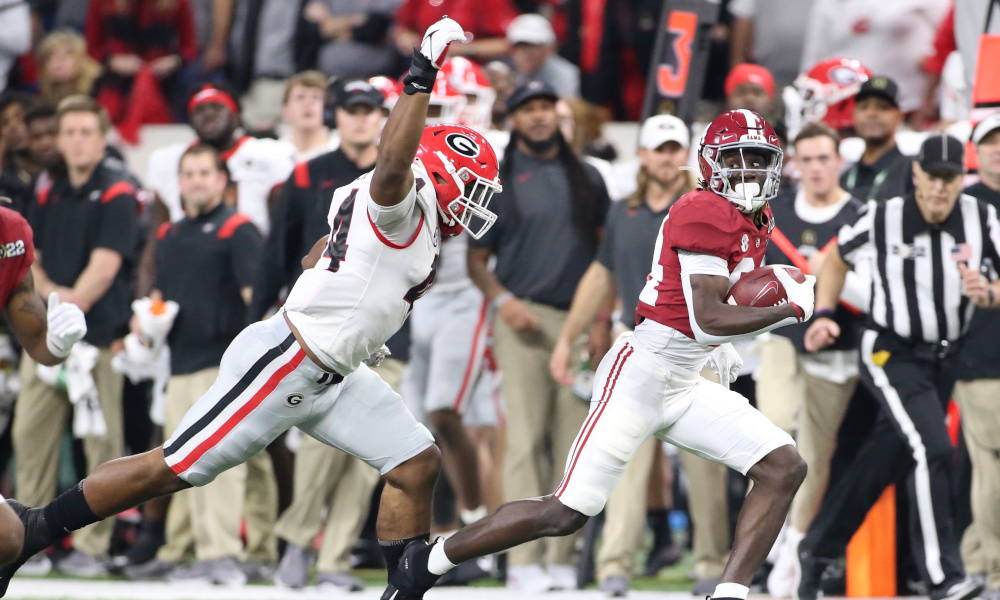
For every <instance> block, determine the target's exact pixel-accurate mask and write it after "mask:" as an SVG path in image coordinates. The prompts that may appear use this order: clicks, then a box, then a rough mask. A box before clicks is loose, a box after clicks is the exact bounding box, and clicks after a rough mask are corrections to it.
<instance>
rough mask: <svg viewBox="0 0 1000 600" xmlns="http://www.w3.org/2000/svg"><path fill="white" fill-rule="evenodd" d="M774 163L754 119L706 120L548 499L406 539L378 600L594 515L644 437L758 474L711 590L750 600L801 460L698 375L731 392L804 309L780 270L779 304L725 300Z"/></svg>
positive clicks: (775, 154) (404, 597) (766, 215)
mask: <svg viewBox="0 0 1000 600" xmlns="http://www.w3.org/2000/svg"><path fill="white" fill-rule="evenodd" d="M781 156H782V155H781V149H780V148H779V147H778V137H777V136H776V135H775V134H774V130H773V129H772V128H771V126H770V125H768V124H767V123H765V122H764V120H763V119H761V118H760V116H759V115H757V114H756V113H754V112H751V111H749V110H734V111H729V112H726V113H723V114H722V115H720V116H719V117H718V118H716V119H715V120H714V121H712V123H711V124H710V125H709V127H708V130H707V131H706V133H705V137H704V138H702V141H701V148H700V151H699V164H700V167H701V174H702V177H703V181H702V182H701V188H702V189H700V190H698V191H694V192H691V193H689V194H686V195H684V196H683V197H682V198H681V199H680V200H678V201H677V202H676V203H675V204H674V205H673V206H672V207H671V208H670V214H669V215H668V216H667V218H665V219H664V221H663V226H662V229H661V231H660V234H659V238H658V239H657V242H656V248H655V250H654V254H653V265H652V269H651V272H650V274H649V277H648V280H647V282H646V287H645V289H644V290H643V292H642V294H641V295H640V298H639V304H638V307H637V311H636V312H637V315H638V317H637V320H639V321H640V322H639V324H638V326H637V327H636V329H635V332H634V333H632V332H629V333H624V334H622V335H621V337H619V338H618V340H617V341H616V342H615V345H614V346H613V347H612V348H611V350H610V351H609V352H608V353H607V354H606V355H605V357H604V360H602V361H601V364H600V366H599V367H598V369H597V372H596V376H595V380H594V396H593V400H592V402H591V408H590V416H589V417H588V418H587V420H586V421H585V422H584V425H583V428H582V429H581V430H580V433H579V435H578V436H577V438H576V441H575V442H574V444H573V447H572V449H571V450H570V455H569V458H568V459H567V461H566V471H565V473H564V475H563V481H562V483H561V484H559V486H558V488H556V490H555V493H554V494H552V495H551V496H545V497H543V498H531V499H527V500H518V501H515V502H509V503H507V504H504V505H503V506H501V507H500V508H499V509H498V510H497V512H496V513H494V514H492V515H490V516H489V517H486V518H485V519H483V520H481V521H479V522H477V523H475V524H473V525H470V526H469V527H466V528H464V529H462V530H460V531H459V532H458V533H456V534H455V535H453V536H452V537H450V538H448V539H447V540H446V541H437V542H435V543H434V544H430V545H428V544H425V543H423V542H420V543H413V544H411V545H410V546H409V547H408V548H407V549H406V552H405V553H404V555H403V559H402V560H401V561H400V564H399V569H398V570H397V572H396V573H395V574H393V575H391V576H390V577H389V587H388V588H387V589H386V591H385V593H384V594H383V595H382V599H383V600H390V599H391V600H409V599H415V598H421V597H423V593H424V591H426V590H427V589H428V588H430V587H431V586H432V585H433V584H434V582H435V581H436V580H437V578H438V577H439V576H440V575H441V574H443V573H445V572H446V571H448V570H449V569H451V568H452V567H453V566H454V565H455V564H457V563H460V562H463V561H466V560H469V559H471V558H474V557H477V556H482V555H485V554H491V553H494V552H501V551H503V550H506V549H508V548H511V547H513V546H516V545H518V544H522V543H524V542H528V541H531V540H534V539H537V538H539V537H543V536H558V535H568V534H570V533H572V532H574V531H576V530H577V529H579V528H580V527H582V526H583V524H584V523H586V521H587V519H588V518H589V517H592V516H594V515H596V514H597V513H599V512H601V510H602V509H603V508H604V504H605V503H606V502H607V500H608V498H609V497H610V496H611V492H612V490H613V489H614V487H615V485H616V484H617V483H618V480H619V479H620V478H621V475H622V473H623V472H624V470H625V467H626V466H627V465H628V463H629V461H630V460H631V458H632V456H633V455H634V454H635V452H636V451H637V450H638V449H639V447H640V446H641V445H642V443H643V442H645V441H646V440H647V439H648V438H649V436H651V435H655V436H656V437H657V438H659V439H661V440H663V441H666V442H670V443H672V444H674V445H676V446H679V447H680V448H683V449H685V450H688V451H689V452H694V453H695V454H698V455H699V456H702V457H704V458H707V459H709V460H713V461H716V462H721V463H723V464H725V465H726V466H728V467H730V468H733V469H736V470H738V471H739V472H741V473H743V474H744V475H746V476H748V477H750V479H751V480H753V483H754V485H753V488H752V489H751V491H750V493H749V494H747V497H746V501H745V502H744V504H743V510H742V512H741V514H740V518H739V521H738V523H737V527H736V538H735V540H734V543H733V552H732V554H731V555H730V559H729V564H728V565H727V566H726V569H725V572H724V573H723V576H722V583H721V584H719V586H718V587H717V588H716V590H715V593H714V594H712V597H713V598H717V599H719V598H740V599H743V600H745V599H746V597H747V593H748V592H749V587H748V586H749V585H750V581H751V579H752V578H753V575H754V573H755V572H756V571H757V569H758V568H759V567H760V566H761V564H763V562H764V559H765V558H766V557H767V553H768V551H769V550H770V548H771V546H772V545H773V544H774V540H775V538H776V537H777V535H778V531H779V530H780V529H781V524H782V523H783V522H784V520H785V515H786V514H787V512H788V507H789V506H790V504H791V502H792V497H793V496H794V495H795V491H796V490H797V489H798V487H799V484H801V483H802V479H803V478H804V477H805V472H806V465H805V463H804V462H803V460H802V458H801V457H800V456H799V454H798V452H796V451H795V443H794V442H793V441H792V438H791V437H790V436H789V435H788V434H787V433H785V432H784V431H782V430H781V429H779V428H778V427H777V426H775V425H774V424H772V423H771V422H770V421H768V420H767V418H765V417H764V416H763V415H761V414H760V413H759V412H757V411H756V410H755V409H754V408H752V407H751V406H750V404H749V403H748V402H747V400H746V398H744V397H742V396H740V395H739V394H737V393H735V392H731V391H729V389H728V387H727V386H724V385H720V384H718V383H714V382H710V381H708V380H706V379H703V378H701V377H699V376H698V373H699V371H700V370H701V369H702V367H703V366H705V364H706V363H708V364H710V365H712V366H713V368H714V369H715V370H716V371H717V372H718V373H719V375H720V379H721V381H723V382H726V383H727V384H728V382H730V381H733V380H735V379H736V377H737V376H738V375H739V372H740V368H741V366H742V361H741V360H740V358H739V355H738V354H736V352H735V351H734V350H733V349H732V345H731V344H730V343H729V342H730V341H732V340H738V339H742V338H747V337H752V336H755V335H759V334H761V333H763V332H765V331H769V330H771V329H774V328H776V327H780V326H782V325H786V324H791V323H797V322H801V321H805V320H807V319H809V317H810V316H811V314H812V310H813V300H814V297H813V287H814V285H815V278H812V277H810V278H807V280H806V281H805V282H804V283H801V284H799V283H796V282H795V281H794V280H792V278H791V277H789V276H788V275H787V274H786V273H785V272H784V271H779V273H778V277H779V278H780V279H781V281H782V283H783V285H784V287H785V289H786V292H787V294H788V299H789V301H788V303H786V304H783V305H781V306H774V307H766V308H764V307H762V308H750V307H742V306H734V305H729V304H727V303H726V295H727V293H728V291H729V288H730V286H731V285H732V283H733V282H735V281H736V279H737V278H739V276H740V275H741V274H742V273H744V272H747V271H750V270H752V269H754V268H757V267H760V266H762V264H761V262H762V260H763V258H764V250H765V249H766V246H767V240H768V234H769V231H770V228H771V226H772V222H771V211H770V209H769V208H768V206H767V201H768V200H769V199H771V198H773V197H774V196H775V195H776V194H777V191H778V183H779V181H780V177H781ZM716 345H718V346H717V347H715V348H714V349H713V346H716ZM692 501H693V502H698V501H699V500H698V499H697V498H693V499H692Z"/></svg>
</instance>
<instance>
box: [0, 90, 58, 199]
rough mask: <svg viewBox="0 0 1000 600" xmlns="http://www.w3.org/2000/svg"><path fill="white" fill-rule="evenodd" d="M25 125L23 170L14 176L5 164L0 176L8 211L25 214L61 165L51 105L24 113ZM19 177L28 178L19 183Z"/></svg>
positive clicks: (0, 188)
mask: <svg viewBox="0 0 1000 600" xmlns="http://www.w3.org/2000/svg"><path fill="white" fill-rule="evenodd" d="M2 114H3V112H2V111H0V115H2ZM24 124H25V127H26V128H27V132H28V133H27V138H28V147H27V155H28V160H27V161H25V162H24V163H23V165H24V167H25V169H26V170H25V171H23V172H20V174H15V173H14V172H13V170H11V171H8V170H7V168H6V164H5V168H4V171H3V172H2V173H0V194H2V195H4V196H7V197H8V198H10V199H11V208H12V209H14V210H16V211H17V212H19V213H21V214H26V213H27V210H28V207H29V206H30V205H31V203H32V202H33V200H34V195H35V193H36V192H37V191H38V190H40V189H41V188H43V187H46V186H47V185H49V184H51V183H52V174H53V172H56V171H58V170H59V169H60V168H61V166H62V156H61V155H60V154H59V149H58V148H57V147H56V132H57V128H56V109H55V107H54V106H52V105H51V104H37V105H35V106H34V107H32V108H31V109H29V110H28V112H27V113H25V115H24ZM8 164H16V163H14V162H11V163H8ZM22 176H27V177H28V178H27V179H23V180H22V179H21V177H22ZM25 183H26V184H27V185H25Z"/></svg>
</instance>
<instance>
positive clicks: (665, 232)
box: [635, 190, 774, 339]
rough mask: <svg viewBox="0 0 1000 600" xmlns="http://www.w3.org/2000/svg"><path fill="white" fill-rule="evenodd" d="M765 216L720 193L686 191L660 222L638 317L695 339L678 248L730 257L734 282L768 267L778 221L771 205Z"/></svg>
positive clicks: (730, 278) (731, 282) (638, 319)
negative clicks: (756, 217)
mask: <svg viewBox="0 0 1000 600" xmlns="http://www.w3.org/2000/svg"><path fill="white" fill-rule="evenodd" d="M764 217H765V222H766V224H765V225H764V226H762V227H757V225H755V224H754V221H753V215H745V214H743V213H741V212H740V211H739V210H737V209H736V207H735V206H733V205H732V204H731V203H730V202H729V201H728V200H726V199H725V198H723V197H722V196H720V195H718V194H716V193H714V192H709V191H704V190H696V191H693V192H689V193H687V194H685V195H684V196H682V197H681V199H680V200H678V201H677V202H675V203H674V204H673V206H671V207H670V212H669V213H668V214H667V217H666V218H665V219H663V225H662V226H661V227H660V234H659V236H658V237H657V238H656V247H655V249H654V250H653V266H652V270H651V271H650V273H649V275H648V276H647V277H646V287H644V288H643V290H642V293H641V294H639V304H638V305H637V306H636V311H635V312H636V320H637V321H641V320H642V319H651V320H653V321H655V322H657V323H659V324H661V325H666V326H667V327H670V328H672V329H675V330H677V331H679V332H681V333H683V334H684V335H686V336H687V337H689V338H691V339H694V333H693V331H692V330H691V322H690V320H689V316H688V307H687V301H686V300H685V298H684V290H683V288H682V287H681V265H680V260H679V259H678V257H677V251H678V250H686V251H688V252H693V253H696V254H708V255H711V256H716V257H719V258H721V259H723V260H725V261H726V262H727V264H728V266H729V285H730V287H732V285H733V284H734V283H735V282H736V280H737V279H739V277H740V275H742V274H743V273H746V272H747V271H752V270H753V269H756V268H758V267H761V266H763V261H764V251H765V250H766V249H767V240H768V236H769V234H770V232H771V228H772V227H773V225H774V219H773V217H772V215H771V209H770V207H767V208H765V209H764Z"/></svg>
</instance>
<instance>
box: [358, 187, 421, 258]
mask: <svg viewBox="0 0 1000 600" xmlns="http://www.w3.org/2000/svg"><path fill="white" fill-rule="evenodd" d="M369 181H371V180H370V179H369ZM365 191H366V192H368V190H367V189H366V190H365ZM365 195H366V196H367V197H368V218H370V219H371V221H372V224H373V225H374V226H375V227H377V228H378V231H379V232H380V233H381V234H382V235H384V236H385V237H386V238H387V239H388V240H389V241H391V242H393V243H394V244H403V243H406V241H407V240H409V239H410V238H411V237H412V236H413V232H414V231H416V229H417V225H418V224H419V223H420V217H421V216H422V215H421V211H419V210H417V179H414V180H413V186H411V187H410V191H409V192H408V193H407V194H406V197H405V198H403V201H402V202H400V203H399V204H396V205H394V206H381V205H379V204H376V203H375V199H374V198H372V196H371V193H366V194H365ZM428 218H437V215H430V216H429V217H428Z"/></svg>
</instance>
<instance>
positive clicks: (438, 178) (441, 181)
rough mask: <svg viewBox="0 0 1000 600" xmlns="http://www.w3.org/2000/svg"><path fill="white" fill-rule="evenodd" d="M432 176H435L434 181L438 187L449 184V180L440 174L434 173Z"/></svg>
mask: <svg viewBox="0 0 1000 600" xmlns="http://www.w3.org/2000/svg"><path fill="white" fill-rule="evenodd" d="M432 175H434V181H435V183H437V184H438V185H444V184H445V183H448V182H447V180H446V179H445V178H444V177H441V176H440V175H439V174H437V173H432Z"/></svg>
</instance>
